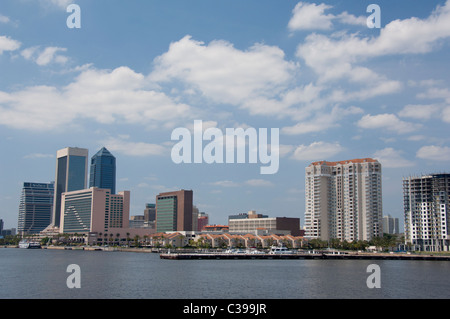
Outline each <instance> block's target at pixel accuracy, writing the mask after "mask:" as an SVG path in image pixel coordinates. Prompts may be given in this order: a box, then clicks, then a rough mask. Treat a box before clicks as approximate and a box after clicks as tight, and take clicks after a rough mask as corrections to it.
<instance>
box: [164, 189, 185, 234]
mask: <svg viewBox="0 0 450 319" xmlns="http://www.w3.org/2000/svg"><path fill="white" fill-rule="evenodd" d="M192 201H193V192H192V190H180V191H176V192H167V193H161V194H159V195H157V196H156V231H157V232H171V231H191V230H192V208H193V204H192Z"/></svg>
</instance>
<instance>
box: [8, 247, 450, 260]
mask: <svg viewBox="0 0 450 319" xmlns="http://www.w3.org/2000/svg"><path fill="white" fill-rule="evenodd" d="M0 248H16V249H23V248H19V246H14V245H2V246H0ZM36 249H49V250H77V251H104V252H133V253H156V254H160V258H161V259H168V260H201V259H210V260H212V259H216V260H221V259H228V260H233V259H275V260H276V259H284V260H286V259H291V260H292V259H309V260H427V261H450V254H448V255H447V254H445V255H441V254H442V252H436V253H435V254H424V253H367V252H358V253H357V252H345V253H337V254H333V253H326V252H320V253H302V252H294V253H291V254H268V253H262V254H252V253H224V252H220V251H209V252H204V251H199V250H198V249H177V250H175V251H173V249H172V252H171V249H167V248H130V247H101V246H84V247H79V246H48V247H46V246H45V247H41V248H34V249H31V250H36Z"/></svg>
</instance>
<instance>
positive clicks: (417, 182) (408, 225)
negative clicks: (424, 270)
mask: <svg viewBox="0 0 450 319" xmlns="http://www.w3.org/2000/svg"><path fill="white" fill-rule="evenodd" d="M449 204H450V174H431V175H424V176H420V177H408V178H404V179H403V206H404V212H405V241H406V243H410V244H412V245H416V248H418V249H420V250H424V251H442V250H445V251H448V250H450V237H449V236H450V230H449V226H450V211H449V208H450V207H449Z"/></svg>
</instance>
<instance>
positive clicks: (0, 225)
mask: <svg viewBox="0 0 450 319" xmlns="http://www.w3.org/2000/svg"><path fill="white" fill-rule="evenodd" d="M3 225H4V224H3V219H0V236H3Z"/></svg>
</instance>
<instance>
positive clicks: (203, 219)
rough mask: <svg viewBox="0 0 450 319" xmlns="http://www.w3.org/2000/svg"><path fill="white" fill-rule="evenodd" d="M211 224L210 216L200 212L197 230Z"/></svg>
mask: <svg viewBox="0 0 450 319" xmlns="http://www.w3.org/2000/svg"><path fill="white" fill-rule="evenodd" d="M208 224H209V216H208V214H206V213H204V212H200V213H199V214H198V220H197V231H202V230H203V229H204V228H205V227H206V226H208Z"/></svg>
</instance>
